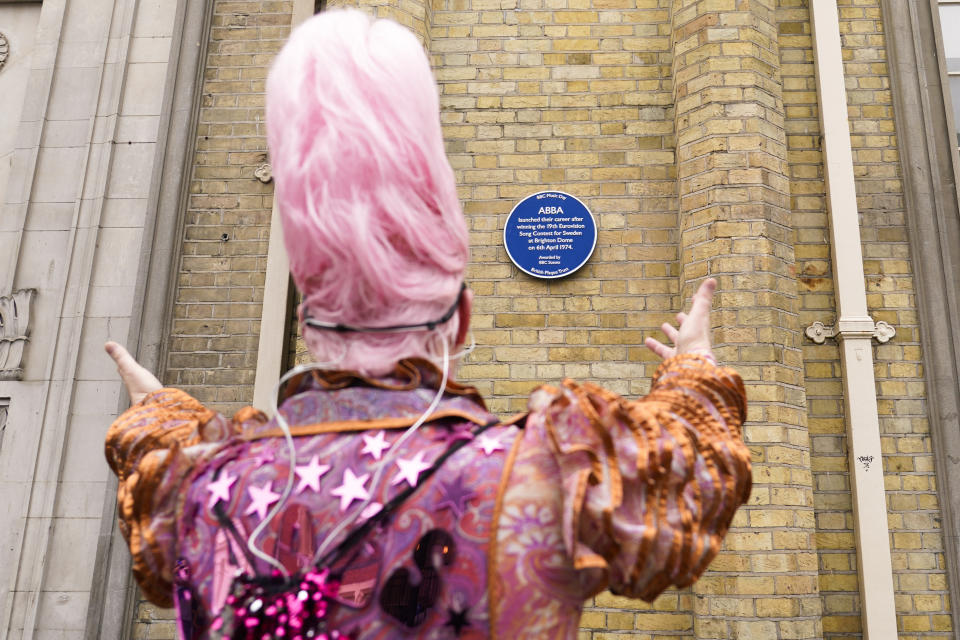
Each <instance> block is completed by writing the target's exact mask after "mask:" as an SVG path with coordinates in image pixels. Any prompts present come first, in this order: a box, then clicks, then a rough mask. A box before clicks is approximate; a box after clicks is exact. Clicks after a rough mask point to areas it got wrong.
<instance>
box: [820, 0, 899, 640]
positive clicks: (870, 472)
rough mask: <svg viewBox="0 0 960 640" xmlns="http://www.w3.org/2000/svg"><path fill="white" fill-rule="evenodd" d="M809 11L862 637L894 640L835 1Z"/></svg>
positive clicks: (868, 322) (870, 328) (868, 325)
mask: <svg viewBox="0 0 960 640" xmlns="http://www.w3.org/2000/svg"><path fill="white" fill-rule="evenodd" d="M810 14H811V24H812V26H813V43H814V66H815V69H816V76H817V94H818V97H819V107H820V125H821V132H822V134H823V156H824V174H825V178H826V187H827V206H828V209H829V212H830V239H831V253H832V256H833V268H834V281H835V287H836V295H835V297H836V301H837V318H838V320H837V326H836V332H835V335H836V336H837V339H838V340H839V342H840V353H841V361H842V367H843V391H844V408H845V414H846V424H847V448H848V451H849V454H850V461H849V467H850V477H851V480H852V483H851V484H852V487H851V488H852V492H853V516H854V521H855V530H856V539H857V570H858V573H859V578H860V600H861V607H862V611H861V615H862V624H863V637H864V638H865V639H868V640H881V639H884V640H885V639H887V638H889V639H890V640H896V638H897V616H896V611H897V610H896V605H895V603H894V590H893V566H892V564H891V560H890V529H889V525H888V522H887V502H886V494H885V492H884V486H883V460H882V455H881V450H880V420H879V417H878V415H877V394H876V386H875V379H874V372H873V345H872V343H871V338H872V337H873V335H874V332H875V331H876V325H875V324H874V321H873V319H872V318H871V317H870V315H869V314H868V312H867V296H866V286H865V284H864V275H863V255H862V251H861V246H860V222H859V214H858V211H857V194H856V187H855V184H854V178H853V152H852V150H851V146H850V128H849V126H850V125H849V122H848V120H847V94H846V88H845V85H844V79H843V75H844V72H843V58H842V56H841V47H840V24H839V20H838V16H837V4H836V1H835V0H811V1H810ZM821 341H822V339H821Z"/></svg>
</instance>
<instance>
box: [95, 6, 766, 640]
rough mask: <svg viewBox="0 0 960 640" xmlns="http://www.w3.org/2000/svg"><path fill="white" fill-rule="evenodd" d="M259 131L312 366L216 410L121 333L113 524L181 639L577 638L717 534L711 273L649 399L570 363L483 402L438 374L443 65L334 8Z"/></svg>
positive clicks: (736, 494) (693, 572)
mask: <svg viewBox="0 0 960 640" xmlns="http://www.w3.org/2000/svg"><path fill="white" fill-rule="evenodd" d="M267 125H268V127H267V129H268V138H269V145H270V152H271V160H272V163H273V171H274V178H275V181H276V189H277V202H278V206H279V212H280V214H281V216H282V222H283V229H284V241H285V243H286V247H287V252H288V255H289V257H290V270H291V272H292V274H293V278H294V281H295V283H296V285H297V288H298V289H299V290H300V292H301V293H302V295H303V304H302V305H301V307H300V310H299V313H300V321H301V329H302V332H303V336H304V339H305V340H306V343H307V345H308V347H309V350H310V353H311V354H312V356H313V357H314V358H315V359H316V361H317V362H316V364H313V365H308V366H303V367H298V368H295V369H294V370H292V371H291V372H289V373H287V374H286V375H285V376H283V378H281V381H280V383H279V384H278V395H279V397H280V404H279V407H278V408H277V409H276V412H275V415H274V416H273V418H271V419H268V418H267V417H266V416H265V415H264V414H263V413H261V412H259V411H257V410H255V409H253V408H247V409H245V410H243V411H240V412H239V413H238V414H237V415H235V416H234V417H233V418H232V419H228V418H225V417H224V416H222V415H219V414H217V413H216V412H213V411H211V410H209V409H207V408H206V407H204V406H203V405H202V404H200V403H199V402H198V401H197V400H195V399H194V398H192V397H190V396H189V395H187V394H185V393H184V392H182V391H179V390H176V389H170V388H161V385H160V383H159V382H158V381H157V379H156V378H155V377H154V376H153V375H152V374H151V373H150V372H148V371H146V370H145V369H144V368H143V367H141V366H140V365H139V364H137V363H136V361H135V360H134V359H133V358H132V357H131V356H130V354H129V353H127V351H126V350H125V349H124V348H123V347H121V346H120V345H118V344H116V343H107V345H106V348H107V351H108V353H109V354H110V355H111V356H112V357H113V358H114V359H115V361H116V363H117V366H118V370H119V372H120V375H121V377H122V378H123V381H124V383H125V384H126V387H127V389H128V391H129V393H130V397H131V401H132V406H131V408H130V409H128V410H127V411H126V412H125V413H124V414H123V415H121V416H120V417H119V418H118V419H117V421H116V422H114V424H113V425H112V426H111V427H110V430H109V432H108V435H107V459H108V462H109V464H110V466H111V468H112V469H113V470H114V471H115V472H116V473H117V475H118V477H119V481H120V482H119V489H118V503H119V512H120V528H121V531H122V532H123V534H124V536H125V537H126V539H127V541H128V543H129V545H130V550H131V553H132V554H133V559H134V562H133V568H134V573H135V576H136V578H137V580H138V581H139V583H140V585H141V587H142V589H143V592H144V594H145V595H146V596H147V598H148V599H150V600H151V601H153V602H155V603H157V604H158V605H161V606H170V605H174V606H176V607H177V619H178V621H179V625H180V633H181V636H182V637H184V638H188V639H193V638H228V637H229V638H256V639H257V640H261V639H265V638H271V639H281V638H291V639H294V640H304V639H306V638H327V639H334V638H357V639H363V640H367V639H386V638H477V639H479V638H501V639H513V638H518V637H530V638H568V639H572V638H575V637H576V635H577V627H578V622H579V617H580V613H581V610H582V606H583V602H584V600H585V599H586V598H589V597H590V596H592V595H594V594H596V593H598V592H600V591H602V590H604V589H610V590H611V591H613V592H614V593H618V594H623V595H626V596H629V597H637V598H643V599H645V600H652V599H654V598H655V597H656V596H657V595H658V594H659V593H661V592H662V591H663V590H664V589H665V588H667V587H668V586H670V585H676V586H678V587H684V586H687V585H689V584H691V583H692V582H693V581H694V580H696V579H697V577H698V576H699V575H700V574H701V573H702V572H703V571H705V570H706V568H707V566H708V565H709V563H710V561H711V560H712V559H713V557H714V556H715V555H716V553H717V552H718V551H719V549H720V545H721V542H722V538H723V536H724V534H725V533H726V531H727V529H728V527H729V525H730V522H731V519H732V517H733V514H734V512H735V511H736V509H737V508H738V507H739V506H740V505H741V504H743V503H744V502H745V501H746V499H747V497H748V496H749V492H750V485H751V476H750V461H749V452H748V451H747V449H746V447H745V446H744V444H743V442H742V440H741V435H740V426H741V424H742V422H743V420H744V419H745V416H746V401H745V396H744V391H743V383H742V381H741V379H740V377H739V376H738V375H737V374H736V372H734V371H733V370H731V369H728V368H722V367H718V366H717V364H716V361H715V359H714V357H713V354H712V351H711V342H710V317H709V316H710V305H711V299H712V296H713V290H714V288H715V286H716V285H715V282H714V281H713V280H712V279H707V280H705V281H704V282H703V283H702V284H701V286H700V289H699V291H698V292H697V294H696V295H695V296H694V298H693V301H692V306H691V310H690V312H689V314H683V313H681V314H678V323H679V329H677V328H674V327H672V326H670V325H668V324H665V325H664V326H663V330H664V332H665V334H666V335H667V337H668V338H669V339H670V340H671V341H672V342H673V344H674V346H673V347H669V346H666V345H664V344H661V343H660V342H658V341H656V340H654V339H652V338H648V339H647V346H648V347H649V348H650V349H651V350H652V351H653V352H654V353H655V354H657V355H658V356H659V357H661V358H664V361H663V363H662V365H661V366H660V368H659V369H658V371H657V374H656V376H655V378H654V381H653V383H652V387H651V392H650V394H649V395H647V396H646V397H645V398H642V399H639V400H630V399H626V398H621V397H619V396H617V395H616V394H614V393H611V392H609V391H607V390H605V389H603V388H601V387H599V386H596V385H594V384H590V383H578V382H574V381H572V380H564V381H563V382H562V383H561V384H559V385H557V386H550V385H547V386H542V387H539V388H538V389H535V390H533V391H532V393H531V396H530V401H529V405H528V411H527V412H526V413H524V414H521V415H519V416H514V417H512V418H510V419H506V420H504V419H501V418H499V417H497V416H494V415H492V414H490V413H489V412H488V411H487V409H486V407H485V405H484V402H483V398H482V397H481V396H480V395H479V393H478V392H477V391H476V389H474V388H472V387H469V386H465V385H461V384H459V383H457V382H455V381H454V380H453V373H454V372H453V366H452V365H451V362H452V361H455V360H456V358H457V357H458V356H459V355H460V354H461V353H462V350H461V349H462V347H463V345H464V344H465V342H466V338H467V331H468V326H469V321H470V309H471V302H472V293H471V291H470V290H469V289H468V288H467V287H466V286H465V285H464V282H463V274H464V270H465V267H466V263H467V260H468V235H467V229H466V223H465V220H464V216H463V212H462V209H461V206H460V202H459V200H458V198H457V191H456V185H455V182H454V176H453V171H452V170H451V167H450V165H449V163H448V161H447V159H446V156H445V153H444V146H443V136H442V131H441V128H440V120H439V104H438V98H437V87H436V84H435V82H434V79H433V76H432V73H431V70H430V65H429V62H428V60H427V57H426V55H425V53H424V51H423V49H422V47H421V46H420V44H419V42H418V41H417V39H416V38H415V37H414V36H413V34H411V33H410V32H409V31H407V30H406V29H404V28H403V27H401V26H399V25H397V24H396V23H394V22H391V21H389V20H374V19H371V18H369V17H368V16H366V15H365V14H363V13H360V12H358V11H354V10H331V11H328V12H325V13H322V14H320V15H319V16H316V17H314V18H312V19H310V20H308V21H307V22H306V23H304V24H303V25H302V26H301V27H299V28H298V29H297V30H296V31H294V33H293V34H292V36H291V37H290V40H289V42H288V43H287V44H286V46H285V47H284V48H283V50H282V51H281V52H280V53H279V55H278V56H277V59H276V61H275V63H274V65H273V68H272V70H271V72H270V76H269V79H268V83H267Z"/></svg>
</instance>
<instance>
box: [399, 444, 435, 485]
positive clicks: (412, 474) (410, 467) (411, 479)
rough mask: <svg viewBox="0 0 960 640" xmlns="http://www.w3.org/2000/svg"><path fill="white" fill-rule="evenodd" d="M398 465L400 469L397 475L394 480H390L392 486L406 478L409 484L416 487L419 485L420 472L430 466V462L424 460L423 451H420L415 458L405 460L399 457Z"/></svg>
mask: <svg viewBox="0 0 960 640" xmlns="http://www.w3.org/2000/svg"><path fill="white" fill-rule="evenodd" d="M397 466H398V467H400V471H398V472H397V475H395V476H394V477H393V481H391V482H390V486H391V487H392V486H393V485H395V484H400V483H401V482H403V481H404V480H406V481H407V484H409V485H410V486H411V487H415V486H417V482H419V479H420V474H421V473H423V472H424V471H426V470H427V469H429V468H430V463H429V462H424V461H423V451H418V452H417V455H416V456H414V458H413V460H404V459H403V458H400V459H398V460H397Z"/></svg>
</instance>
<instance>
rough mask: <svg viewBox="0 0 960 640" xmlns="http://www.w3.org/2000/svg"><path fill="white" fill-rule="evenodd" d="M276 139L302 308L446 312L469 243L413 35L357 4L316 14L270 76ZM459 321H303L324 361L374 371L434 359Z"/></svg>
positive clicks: (433, 95) (270, 116)
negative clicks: (350, 328)
mask: <svg viewBox="0 0 960 640" xmlns="http://www.w3.org/2000/svg"><path fill="white" fill-rule="evenodd" d="M267 135H268V141H269V146H270V157H271V163H272V166H273V175H274V179H275V181H276V182H275V184H276V189H277V201H278V204H279V207H280V215H281V216H282V221H283V230H284V240H285V243H286V246H287V252H288V254H289V257H290V271H291V272H292V274H293V279H294V281H295V282H296V285H297V288H299V289H300V291H301V292H302V293H303V311H304V313H306V314H309V316H310V317H312V318H315V319H317V320H322V321H326V322H333V323H342V324H348V325H354V326H392V325H400V324H414V323H421V322H427V321H431V320H436V319H437V318H440V317H441V316H443V314H444V312H446V310H447V309H448V308H449V307H450V306H451V305H452V304H453V302H454V300H455V299H456V297H457V294H458V292H459V289H460V282H461V281H462V278H463V271H464V268H465V265H466V262H467V257H468V238H467V229H466V223H465V221H464V218H463V211H462V209H461V207H460V201H459V199H458V197H457V191H456V185H455V183H454V178H453V170H452V169H451V168H450V164H449V162H448V161H447V157H446V154H445V151H444V146H443V135H442V132H441V129H440V119H439V103H438V99H437V86H436V83H435V82H434V79H433V75H432V73H431V71H430V63H429V62H428V60H427V56H426V54H425V53H424V50H423V48H422V46H421V45H420V43H419V42H418V41H417V39H416V37H415V36H414V35H413V34H412V33H411V32H410V31H408V30H406V29H405V28H403V27H401V26H400V25H398V24H397V23H395V22H392V21H389V20H373V19H371V18H370V17H368V16H367V15H366V14H364V13H361V12H360V11H357V10H330V11H326V12H324V13H321V14H319V15H317V16H314V17H313V18H311V19H310V20H307V21H306V22H305V23H304V24H303V25H302V26H300V27H299V28H297V29H296V30H295V31H294V32H293V34H292V35H291V37H290V39H289V41H288V42H287V44H286V45H285V46H284V47H283V49H282V50H281V51H280V53H279V55H278V56H277V59H276V61H275V62H274V64H273V68H272V69H271V71H270V75H269V78H268V79H267ZM458 326H459V323H458V317H457V316H456V315H455V316H454V317H453V318H452V319H451V320H450V321H449V322H447V323H445V324H444V325H442V326H440V327H438V328H437V329H436V330H434V331H427V330H423V331H414V332H403V333H386V334H369V333H337V332H333V331H324V330H318V329H312V328H309V327H303V328H304V337H305V339H306V342H307V346H308V347H309V349H310V352H311V353H312V354H313V356H314V357H316V358H317V359H319V360H321V361H327V360H336V361H337V365H338V367H339V368H344V369H354V370H358V371H361V372H364V373H367V374H378V373H384V372H386V371H388V370H390V369H391V368H392V366H393V364H394V363H395V362H396V361H398V360H400V359H402V358H407V357H414V356H420V357H435V356H436V355H437V349H438V347H439V346H440V343H439V342H438V339H444V340H446V341H447V343H448V344H450V345H452V344H453V342H454V339H455V337H456V335H457V329H458ZM437 334H440V335H439V336H438V335H437Z"/></svg>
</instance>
